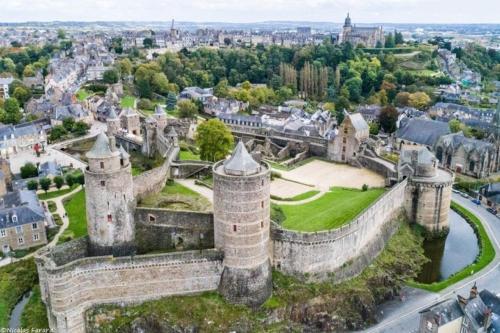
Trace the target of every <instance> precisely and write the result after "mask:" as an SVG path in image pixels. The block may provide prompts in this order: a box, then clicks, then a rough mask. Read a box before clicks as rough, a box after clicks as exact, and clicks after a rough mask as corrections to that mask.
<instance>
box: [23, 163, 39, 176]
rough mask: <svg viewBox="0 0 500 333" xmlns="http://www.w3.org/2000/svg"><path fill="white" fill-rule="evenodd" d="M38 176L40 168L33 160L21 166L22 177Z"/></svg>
mask: <svg viewBox="0 0 500 333" xmlns="http://www.w3.org/2000/svg"><path fill="white" fill-rule="evenodd" d="M37 176H38V168H37V167H36V165H34V164H33V163H31V162H28V163H26V164H25V165H23V166H22V167H21V178H22V179H26V178H32V177H37Z"/></svg>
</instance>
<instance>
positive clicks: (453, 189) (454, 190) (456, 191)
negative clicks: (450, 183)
mask: <svg viewBox="0 0 500 333" xmlns="http://www.w3.org/2000/svg"><path fill="white" fill-rule="evenodd" d="M451 191H452V192H453V193H460V191H459V190H457V189H456V188H452V189H451Z"/></svg>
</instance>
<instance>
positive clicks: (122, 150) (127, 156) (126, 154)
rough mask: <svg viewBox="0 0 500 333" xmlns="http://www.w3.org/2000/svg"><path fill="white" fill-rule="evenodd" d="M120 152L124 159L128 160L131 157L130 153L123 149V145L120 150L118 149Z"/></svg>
mask: <svg viewBox="0 0 500 333" xmlns="http://www.w3.org/2000/svg"><path fill="white" fill-rule="evenodd" d="M118 151H119V152H120V154H121V156H122V158H123V159H128V158H129V157H130V155H129V153H127V151H126V150H125V149H123V146H122V145H120V148H119V149H118Z"/></svg>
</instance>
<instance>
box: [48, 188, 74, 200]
mask: <svg viewBox="0 0 500 333" xmlns="http://www.w3.org/2000/svg"><path fill="white" fill-rule="evenodd" d="M77 186H78V185H73V186H72V187H70V188H65V189H64V190H58V191H52V192H47V193H41V194H38V199H40V200H49V199H54V198H57V197H59V196H61V195H65V194H67V193H69V192H71V191H73V190H74V189H75V188H76V187H77Z"/></svg>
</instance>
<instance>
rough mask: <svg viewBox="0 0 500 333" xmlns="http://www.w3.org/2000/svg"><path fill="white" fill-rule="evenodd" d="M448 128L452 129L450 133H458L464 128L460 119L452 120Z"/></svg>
mask: <svg viewBox="0 0 500 333" xmlns="http://www.w3.org/2000/svg"><path fill="white" fill-rule="evenodd" d="M448 126H449V127H450V131H451V132H452V133H457V132H459V131H460V127H461V126H462V123H461V122H460V120H458V119H451V120H450V121H449V122H448Z"/></svg>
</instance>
